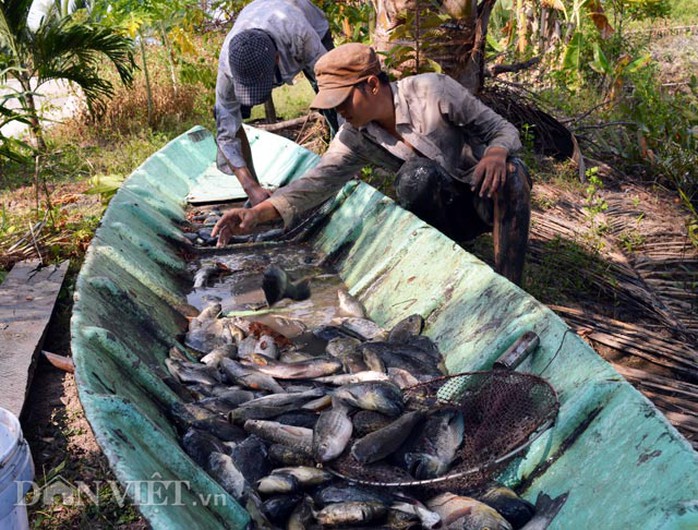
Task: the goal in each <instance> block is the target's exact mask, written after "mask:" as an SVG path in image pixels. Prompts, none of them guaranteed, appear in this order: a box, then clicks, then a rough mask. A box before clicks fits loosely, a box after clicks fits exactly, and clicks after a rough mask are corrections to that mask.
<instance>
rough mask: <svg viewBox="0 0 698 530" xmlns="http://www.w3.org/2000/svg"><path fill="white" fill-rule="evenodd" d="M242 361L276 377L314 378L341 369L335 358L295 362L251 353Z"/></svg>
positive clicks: (340, 364)
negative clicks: (248, 358) (276, 359)
mask: <svg viewBox="0 0 698 530" xmlns="http://www.w3.org/2000/svg"><path fill="white" fill-rule="evenodd" d="M250 361H251V362H250ZM244 362H245V363H246V365H247V366H253V367H254V368H255V370H257V371H258V372H261V373H263V374H266V375H270V376H272V377H274V378H276V379H314V378H316V377H321V376H326V375H331V374H334V373H335V372H338V371H339V370H341V369H342V363H341V362H340V361H338V360H337V359H323V358H321V357H318V358H315V359H309V360H307V361H298V362H295V363H282V362H281V361H275V360H274V359H269V358H267V357H264V356H262V355H253V356H252V357H251V359H250V360H246V361H244Z"/></svg>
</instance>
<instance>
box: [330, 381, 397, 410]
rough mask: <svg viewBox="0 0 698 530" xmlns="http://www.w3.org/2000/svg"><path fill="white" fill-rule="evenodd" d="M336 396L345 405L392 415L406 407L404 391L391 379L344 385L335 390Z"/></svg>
mask: <svg viewBox="0 0 698 530" xmlns="http://www.w3.org/2000/svg"><path fill="white" fill-rule="evenodd" d="M354 375H355V374H354ZM334 397H335V399H337V400H338V401H340V402H341V403H344V404H345V405H349V406H351V407H357V408H360V409H364V410H375V411H377V412H381V413H383V414H386V415H388V416H392V417H395V416H398V415H400V414H401V413H402V411H403V409H404V408H405V403H404V400H403V397H402V391H401V390H400V388H398V386H397V385H396V384H394V383H391V382H390V381H371V382H367V383H354V384H349V385H344V386H341V387H339V388H338V389H337V390H335V392H334Z"/></svg>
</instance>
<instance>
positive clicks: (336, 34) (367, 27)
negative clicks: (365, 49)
mask: <svg viewBox="0 0 698 530" xmlns="http://www.w3.org/2000/svg"><path fill="white" fill-rule="evenodd" d="M316 5H317V6H318V7H319V8H320V9H322V11H323V12H324V13H325V15H326V16H327V20H328V22H329V23H330V31H331V32H332V36H333V38H334V41H335V43H336V44H343V43H345V42H364V43H369V42H370V40H371V32H372V31H373V25H374V24H373V20H374V18H375V17H374V12H373V6H372V5H371V3H370V2H366V1H362V0H343V1H339V2H337V1H333V0H319V1H318V2H316Z"/></svg>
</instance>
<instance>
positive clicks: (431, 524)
mask: <svg viewBox="0 0 698 530" xmlns="http://www.w3.org/2000/svg"><path fill="white" fill-rule="evenodd" d="M390 509H391V510H397V511H399V512H402V513H406V514H409V515H412V516H414V517H416V518H417V519H419V522H420V523H421V525H422V528H437V527H439V526H440V525H441V516H440V515H439V514H438V513H436V512H434V511H431V510H430V509H429V508H427V507H426V506H424V505H423V504H422V503H421V502H419V501H418V500H416V499H406V498H401V499H400V500H395V501H394V502H393V503H392V504H391V505H390Z"/></svg>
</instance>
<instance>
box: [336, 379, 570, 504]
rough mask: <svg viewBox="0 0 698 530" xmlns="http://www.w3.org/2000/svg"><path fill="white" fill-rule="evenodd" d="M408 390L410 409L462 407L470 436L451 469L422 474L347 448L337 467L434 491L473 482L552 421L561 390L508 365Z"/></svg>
mask: <svg viewBox="0 0 698 530" xmlns="http://www.w3.org/2000/svg"><path fill="white" fill-rule="evenodd" d="M404 396H405V403H406V409H407V410H421V411H424V412H427V413H428V414H433V413H435V412H437V411H439V410H458V411H461V412H462V414H463V418H464V425H465V429H464V439H463V443H462V444H461V446H460V448H459V449H458V452H457V454H456V458H455V460H454V461H453V462H452V464H451V466H450V468H449V469H448V471H447V472H446V473H445V474H444V475H442V476H439V477H436V478H431V479H428V480H417V479H415V478H414V477H413V476H411V475H410V474H409V473H408V472H407V471H406V470H405V469H402V468H401V467H398V466H395V465H391V464H389V463H387V461H386V460H382V461H379V462H377V463H375V464H369V465H364V464H361V463H360V462H358V461H357V460H355V459H354V457H353V456H352V455H351V453H350V451H348V450H347V451H346V452H345V454H343V455H342V456H341V457H340V458H338V459H337V460H335V461H333V462H332V464H331V466H330V470H331V471H332V472H333V473H335V474H336V475H338V476H340V477H342V478H344V479H346V480H349V481H351V482H356V483H360V484H366V485H371V486H383V487H389V486H390V487H411V486H415V487H417V486H418V487H420V488H421V489H425V488H426V489H429V490H434V491H443V490H446V489H451V490H452V489H454V488H457V489H468V488H473V487H476V486H478V485H480V484H482V483H484V482H486V481H487V480H489V479H490V478H492V476H493V475H494V474H495V473H496V472H497V471H498V470H501V469H502V468H503V467H504V465H506V463H507V462H508V461H509V460H510V459H511V458H512V457H514V456H515V455H517V454H519V453H520V452H521V451H523V450H524V449H525V448H526V447H528V446H529V445H530V444H531V443H532V442H533V441H534V440H535V439H536V438H537V437H538V436H540V435H541V434H542V433H543V432H544V431H545V430H546V429H547V428H548V427H550V426H551V425H552V423H553V421H554V419H555V417H556V415H557V411H558V408H559V403H558V400H557V395H556V393H555V390H554V389H553V388H552V386H550V384H549V383H548V382H547V381H545V380H544V379H542V378H541V377H538V376H536V375H533V374H527V373H521V372H515V371H511V370H505V369H502V370H492V371H486V372H464V373H460V374H455V375H450V376H444V377H438V378H435V379H432V380H430V381H428V382H425V383H421V384H419V385H415V386H413V387H410V388H408V389H406V390H405V391H404ZM349 446H351V443H350V444H349Z"/></svg>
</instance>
